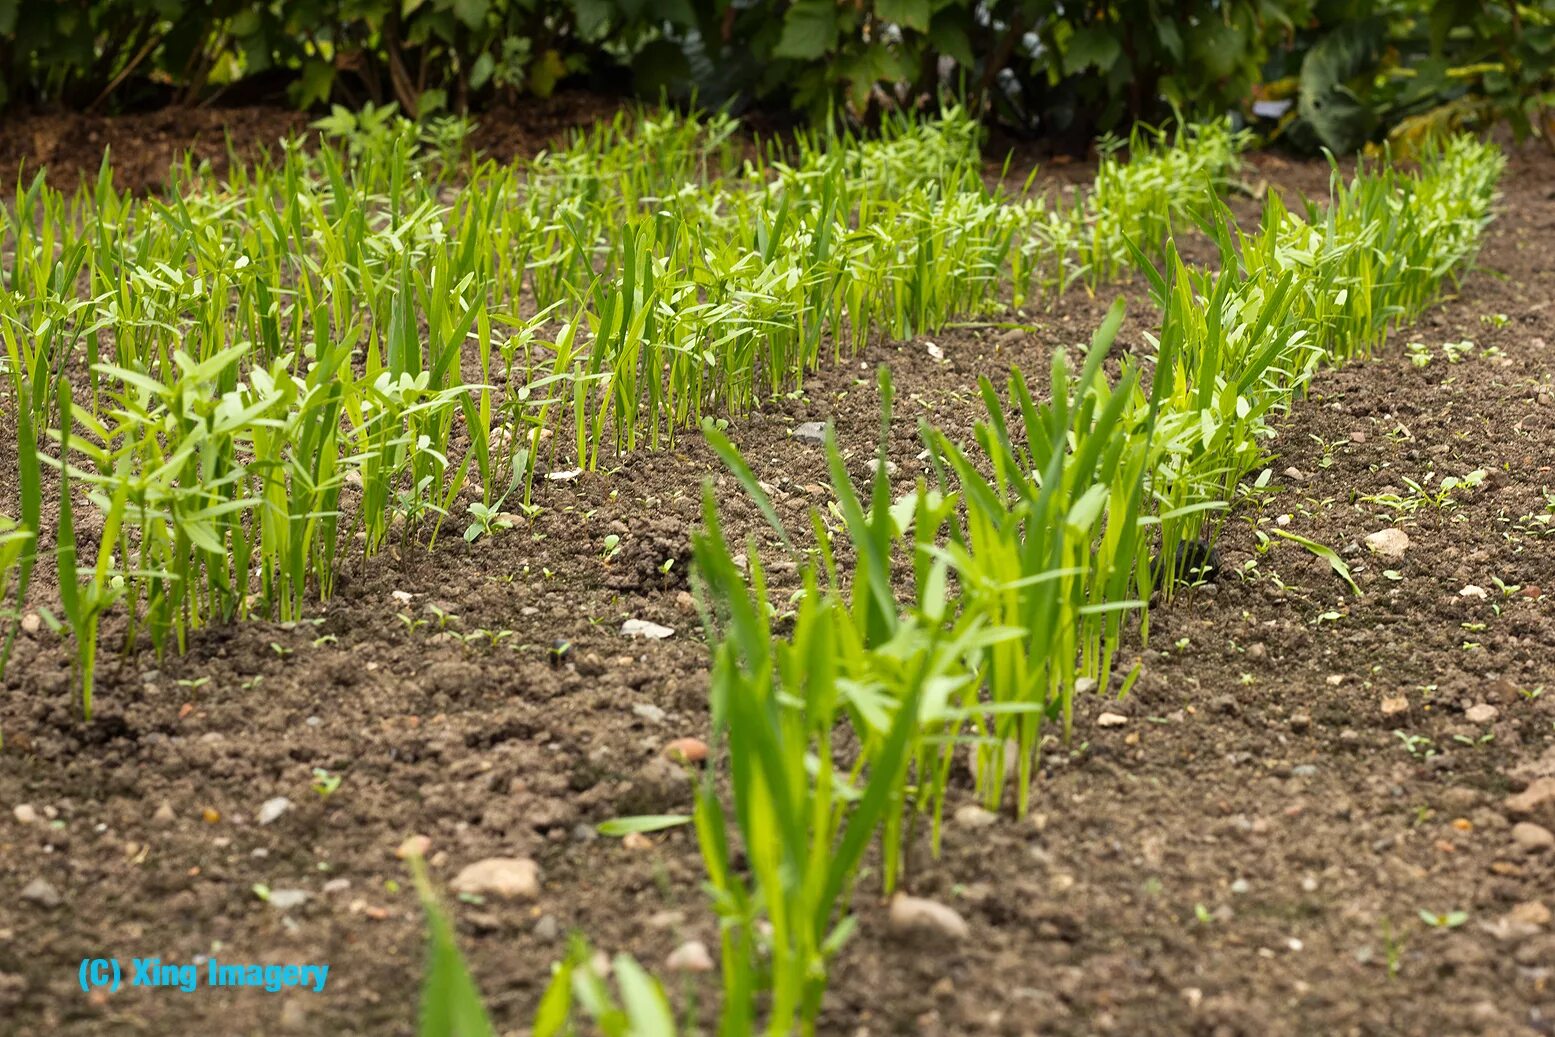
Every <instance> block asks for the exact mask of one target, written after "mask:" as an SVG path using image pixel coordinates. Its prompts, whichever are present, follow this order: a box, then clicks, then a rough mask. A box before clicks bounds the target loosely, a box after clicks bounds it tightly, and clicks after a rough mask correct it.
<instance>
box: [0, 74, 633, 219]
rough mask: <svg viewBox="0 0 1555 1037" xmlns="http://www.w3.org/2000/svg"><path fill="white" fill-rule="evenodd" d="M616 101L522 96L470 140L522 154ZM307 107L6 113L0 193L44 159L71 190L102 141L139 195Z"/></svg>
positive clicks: (303, 119)
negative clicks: (178, 167)
mask: <svg viewBox="0 0 1555 1037" xmlns="http://www.w3.org/2000/svg"><path fill="white" fill-rule="evenodd" d="M618 104H619V102H617V101H614V100H612V99H610V98H607V97H601V96H599V95H595V94H589V93H583V92H576V91H574V92H566V93H562V94H558V95H556V96H555V97H550V98H544V99H541V98H528V99H525V100H524V101H522V102H521V103H519V104H517V105H515V106H513V107H504V108H499V109H495V110H492V111H489V112H484V113H481V114H480V115H479V116H477V118H476V122H477V126H476V130H475V132H474V133H473V134H472V135H471V137H470V146H471V147H472V148H474V149H476V150H477V151H479V152H480V153H482V154H483V155H485V156H487V157H489V158H493V159H496V160H498V161H503V162H505V161H509V160H511V159H513V158H515V157H517V156H520V155H532V154H534V153H535V152H538V151H539V150H541V149H542V148H545V147H548V146H550V145H552V144H554V143H555V142H556V141H557V140H559V139H561V138H562V137H564V136H565V134H566V132H567V131H568V130H570V129H573V128H574V127H578V126H585V125H587V124H588V123H590V122H591V121H592V120H594V119H595V118H598V117H600V116H608V115H610V114H612V113H613V112H614V110H615V109H616V108H617V107H618ZM311 121H312V116H310V115H307V114H304V113H302V112H297V111H293V110H291V109H288V108H275V107H262V106H260V107H243V108H163V109H159V110H157V111H151V112H141V113H137V114H134V115H114V116H106V115H86V114H83V113H79V112H63V113H59V112H52V113H46V114H38V115H25V116H24V115H10V116H7V117H6V118H5V119H3V120H0V196H9V195H10V194H11V193H12V192H13V190H14V189H15V187H16V184H17V177H18V175H20V176H21V177H22V178H23V179H22V183H23V186H26V185H27V184H30V183H31V182H32V178H33V177H34V176H36V175H37V172H38V170H39V168H40V167H47V169H48V174H49V185H50V186H51V187H54V188H56V189H60V190H64V191H73V190H75V188H76V186H77V185H78V184H80V183H83V182H84V183H92V182H93V181H95V180H96V178H97V171H98V168H99V166H100V165H101V164H102V159H103V149H104V148H108V149H110V150H111V152H112V154H113V175H114V184H115V185H116V186H117V187H118V188H119V190H121V191H130V192H131V193H134V194H146V193H148V192H153V191H157V190H160V189H162V188H163V187H165V186H166V185H167V173H168V168H169V166H170V165H171V164H172V163H173V162H175V161H181V160H182V158H183V156H184V154H185V152H193V154H194V160H195V162H196V164H198V163H200V162H204V161H209V162H210V163H211V165H212V168H214V169H215V170H216V172H217V173H218V174H220V173H223V172H224V171H225V170H226V168H227V164H228V161H229V158H230V155H229V151H228V140H229V139H230V141H231V143H232V153H235V154H236V155H237V156H238V157H239V159H240V160H242V161H244V162H252V161H253V160H254V159H256V158H257V157H258V156H259V155H260V153H261V152H263V151H265V150H267V149H273V148H274V147H275V145H276V143H277V142H278V141H280V140H281V139H282V138H285V137H289V136H293V135H298V134H300V135H302V136H303V137H304V138H311V137H312V135H313V134H314V132H315V131H313V130H311V129H309V126H308V124H309V122H311Z"/></svg>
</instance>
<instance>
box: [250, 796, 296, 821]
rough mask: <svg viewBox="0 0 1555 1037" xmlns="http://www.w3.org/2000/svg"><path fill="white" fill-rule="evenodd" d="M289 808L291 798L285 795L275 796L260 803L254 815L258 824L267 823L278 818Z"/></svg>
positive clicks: (290, 806)
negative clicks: (257, 811)
mask: <svg viewBox="0 0 1555 1037" xmlns="http://www.w3.org/2000/svg"><path fill="white" fill-rule="evenodd" d="M291 808H292V801H291V800H289V799H287V798H286V797H285V796H276V797H275V798H274V799H267V800H265V801H264V802H263V803H262V804H260V806H259V813H258V814H257V815H256V818H257V819H258V821H259V823H260V824H262V825H268V824H271V823H273V822H275V821H278V820H280V818H281V815H282V814H284V813H286V812H287V811H288V810H290V809H291Z"/></svg>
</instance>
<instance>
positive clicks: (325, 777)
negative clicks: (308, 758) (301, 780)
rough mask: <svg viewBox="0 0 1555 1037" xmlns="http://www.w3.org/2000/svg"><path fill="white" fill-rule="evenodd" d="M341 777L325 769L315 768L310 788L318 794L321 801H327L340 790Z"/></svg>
mask: <svg viewBox="0 0 1555 1037" xmlns="http://www.w3.org/2000/svg"><path fill="white" fill-rule="evenodd" d="M340 782H341V776H340V775H338V774H331V773H330V772H329V771H327V770H325V769H324V768H323V767H315V768H313V783H312V784H311V785H309V786H308V787H309V788H311V789H312V790H313V791H314V792H315V793H317V794H318V797H319V798H320V799H324V800H327V799H329V797H330V796H333V795H334V794H335V791H336V790H337V789H339V788H340Z"/></svg>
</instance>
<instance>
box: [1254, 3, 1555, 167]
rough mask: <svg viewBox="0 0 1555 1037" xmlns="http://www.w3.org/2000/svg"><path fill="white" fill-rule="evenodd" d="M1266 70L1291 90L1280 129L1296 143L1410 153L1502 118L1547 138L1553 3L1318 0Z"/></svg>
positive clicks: (1554, 47) (1553, 95)
mask: <svg viewBox="0 0 1555 1037" xmlns="http://www.w3.org/2000/svg"><path fill="white" fill-rule="evenodd" d="M1313 13H1314V18H1313V21H1312V24H1311V26H1309V27H1308V28H1306V29H1305V30H1304V31H1303V32H1302V33H1301V34H1300V35H1299V37H1298V39H1297V43H1296V45H1295V46H1294V47H1293V48H1292V49H1291V50H1290V51H1289V52H1288V53H1286V54H1284V55H1281V56H1279V57H1278V58H1277V59H1276V61H1275V63H1274V65H1273V66H1272V68H1271V71H1272V72H1273V74H1274V76H1275V79H1274V81H1272V82H1271V83H1269V85H1268V87H1267V92H1268V93H1269V94H1271V95H1273V96H1294V97H1295V98H1296V104H1295V106H1294V107H1293V108H1292V109H1291V111H1290V112H1289V113H1288V114H1287V115H1286V116H1285V118H1284V119H1283V120H1282V122H1281V124H1280V127H1279V129H1280V131H1281V132H1282V133H1283V134H1284V135H1285V137H1286V138H1287V139H1288V140H1289V141H1290V142H1291V143H1292V144H1294V145H1295V146H1297V147H1299V148H1303V149H1311V148H1315V147H1316V146H1317V145H1319V144H1321V145H1322V146H1324V147H1327V148H1329V149H1330V150H1332V151H1336V152H1346V151H1353V150H1355V149H1356V148H1358V147H1360V146H1361V145H1363V144H1366V143H1369V142H1373V141H1380V140H1382V139H1383V138H1384V136H1386V137H1387V138H1389V139H1391V140H1393V141H1395V142H1397V143H1400V144H1402V145H1404V146H1405V147H1406V149H1413V148H1414V147H1415V146H1417V145H1418V144H1419V143H1420V142H1421V141H1423V140H1424V139H1426V138H1427V137H1429V136H1431V135H1433V133H1435V132H1436V131H1441V130H1452V129H1457V128H1459V127H1462V126H1468V125H1486V124H1489V123H1493V122H1498V121H1503V120H1504V121H1506V122H1508V123H1509V124H1510V125H1511V127H1512V129H1513V131H1514V132H1515V133H1516V135H1517V137H1518V139H1520V140H1521V139H1523V138H1526V137H1528V136H1532V135H1544V136H1548V135H1549V132H1550V119H1551V115H1552V113H1555V0H1535V2H1533V3H1507V2H1503V0H1483V2H1482V0H1441V2H1430V3H1427V2H1425V0H1367V2H1364V3H1336V2H1332V0H1320V2H1319V3H1318V4H1317V5H1316V9H1315V10H1314V12H1313Z"/></svg>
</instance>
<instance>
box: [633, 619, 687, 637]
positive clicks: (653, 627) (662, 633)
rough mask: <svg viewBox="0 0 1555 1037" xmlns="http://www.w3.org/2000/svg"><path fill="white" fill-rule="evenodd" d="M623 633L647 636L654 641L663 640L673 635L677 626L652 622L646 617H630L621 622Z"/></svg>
mask: <svg viewBox="0 0 1555 1037" xmlns="http://www.w3.org/2000/svg"><path fill="white" fill-rule="evenodd" d="M621 633H623V634H625V635H626V636H627V637H646V638H648V639H649V640H652V641H662V640H664V639H665V638H666V637H673V636H674V634H675V628H674V627H665V626H660V625H659V624H657V623H650V622H648V621H647V620H646V619H629V620H627V621H626V622H625V623H622V624H621Z"/></svg>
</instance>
